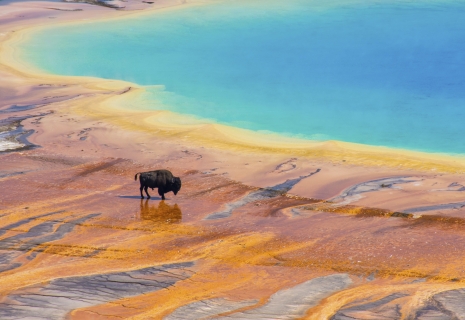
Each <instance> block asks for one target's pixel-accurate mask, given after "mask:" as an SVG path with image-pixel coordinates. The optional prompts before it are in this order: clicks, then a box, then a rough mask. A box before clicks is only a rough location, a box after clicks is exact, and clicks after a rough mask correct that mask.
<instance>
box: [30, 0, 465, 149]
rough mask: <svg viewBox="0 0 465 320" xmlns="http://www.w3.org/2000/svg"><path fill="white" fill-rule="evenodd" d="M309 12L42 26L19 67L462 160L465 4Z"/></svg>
mask: <svg viewBox="0 0 465 320" xmlns="http://www.w3.org/2000/svg"><path fill="white" fill-rule="evenodd" d="M341 2H343V1H341ZM418 2H423V3H418ZM315 3H317V1H305V0H290V1H287V2H285V3H283V4H279V3H278V2H277V1H276V2H273V1H260V0H257V1H254V0H250V1H242V0H236V1H233V0H231V1H229V3H227V2H224V3H221V2H219V3H217V4H213V5H206V6H198V7H190V8H186V9H181V10H173V11H169V12H163V13H160V14H152V15H150V16H144V17H139V18H137V19H126V20H120V21H112V22H105V23H87V24H83V25H79V26H76V25H75V26H69V27H60V28H58V29H49V30H45V31H42V32H40V33H38V34H36V35H35V36H34V37H33V38H32V39H31V40H30V41H28V42H27V43H25V44H23V45H22V47H23V50H22V51H23V55H24V57H23V58H24V59H26V60H28V61H32V62H33V63H34V64H36V65H37V66H39V67H40V68H42V69H44V70H46V71H49V72H52V73H57V74H64V75H85V76H97V77H102V78H111V79H122V80H127V81H132V82H135V83H137V84H140V85H164V86H165V89H164V90H160V89H148V90H149V92H148V94H147V95H146V98H147V100H148V102H149V104H150V101H151V100H152V99H153V100H158V101H162V103H163V108H165V109H169V110H172V111H176V112H180V113H185V114H193V115H196V116H199V117H203V118H208V119H213V120H214V121H217V122H220V123H224V124H230V125H234V126H238V127H243V128H248V129H253V130H268V131H274V132H278V133H283V134H287V135H295V136H300V137H304V138H309V139H317V140H327V139H334V140H342V141H348V142H357V143H363V144H369V145H381V146H389V147H396V148H405V149H411V150H421V151H428V152H444V153H451V154H453V153H460V154H465V139H464V137H465V125H464V120H465V3H463V2H459V1H447V0H443V1H417V2H416V3H414V2H412V3H408V2H406V1H404V2H403V3H402V2H401V1H392V3H389V1H383V3H381V2H380V1H378V2H375V1H373V2H370V1H366V3H364V4H348V3H346V4H344V3H343V4H339V5H332V6H329V5H327V4H325V2H323V1H321V3H320V4H318V5H315ZM154 108H155V104H154ZM157 108H160V106H159V105H158V106H157Z"/></svg>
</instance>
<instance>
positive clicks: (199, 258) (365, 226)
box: [0, 0, 465, 319]
mask: <svg viewBox="0 0 465 320" xmlns="http://www.w3.org/2000/svg"><path fill="white" fill-rule="evenodd" d="M95 4H97V5H95ZM98 4H99V3H96V2H94V3H92V4H89V3H81V2H79V3H74V2H47V1H37V2H28V1H20V2H14V1H5V0H2V1H0V25H1V32H0V97H1V98H0V190H1V195H0V272H1V277H0V292H1V300H0V318H1V319H24V318H32V317H34V318H35V319H65V318H66V319H120V318H131V319H218V318H221V319H462V318H465V308H464V303H463V301H465V289H464V288H465V274H464V268H463V261H464V258H465V256H464V252H465V241H464V240H465V232H464V227H465V220H464V216H465V209H463V207H464V206H465V200H464V195H465V193H464V192H465V174H464V173H465V162H464V161H463V159H462V158H459V157H446V156H438V155H431V154H422V153H414V152H407V151H400V150H394V149H387V148H378V147H368V146H361V145H355V144H347V143H342V142H336V141H329V142H322V143H317V142H309V141H299V140H291V139H287V138H283V137H278V136H270V135H260V134H257V133H252V132H248V131H246V130H239V129H236V128H231V127H226V126H220V125H213V124H208V125H205V124H201V123H195V122H191V123H190V124H189V125H181V124H179V123H180V122H182V121H178V119H179V117H180V115H176V114H173V113H170V112H167V111H158V112H154V111H144V110H142V111H131V110H127V109H124V108H121V107H119V103H118V102H119V101H121V99H132V98H133V97H135V96H137V94H138V92H140V91H141V90H143V88H139V87H137V86H136V85H134V84H132V83H125V82H122V81H111V80H102V79H96V78H81V77H62V76H57V75H49V74H43V73H40V72H38V71H34V70H32V69H30V67H28V66H27V65H26V62H22V61H18V60H17V59H16V57H17V56H16V54H15V45H16V44H17V43H18V42H19V41H21V40H22V39H24V37H27V36H28V32H30V31H31V30H33V29H34V28H40V27H42V26H49V25H54V24H57V25H58V24H60V23H78V22H80V23H85V21H86V19H117V18H121V17H128V16H131V15H134V16H136V15H139V14H148V13H149V12H151V11H154V10H159V11H160V13H159V14H163V10H177V9H178V8H183V7H185V6H189V5H208V3H206V2H194V1H192V2H187V3H186V2H185V1H171V0H160V1H156V2H151V1H131V2H117V1H113V2H110V3H106V4H105V5H104V6H103V5H98ZM115 7H116V9H115ZM159 168H165V169H169V170H170V171H172V172H173V174H174V175H175V176H179V177H180V178H181V179H182V189H181V191H180V192H179V193H178V195H177V196H174V195H173V194H172V193H169V194H167V199H166V201H161V200H160V199H159V198H158V197H152V199H150V200H146V199H144V200H141V199H140V195H139V186H138V183H137V182H135V181H134V174H135V173H137V172H143V171H149V170H154V169H159Z"/></svg>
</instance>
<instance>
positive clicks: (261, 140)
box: [0, 1, 465, 173]
mask: <svg viewBox="0 0 465 320" xmlns="http://www.w3.org/2000/svg"><path fill="white" fill-rule="evenodd" d="M173 2H174V1H173ZM208 3H209V2H208V1H207V2H195V1H194V2H189V3H187V4H186V3H184V4H182V5H179V3H174V4H173V5H172V6H167V7H163V8H155V9H149V10H145V11H141V12H134V11H111V14H109V15H108V16H106V17H97V18H92V19H95V20H99V21H101V20H110V19H125V18H134V17H137V16H139V15H147V14H154V13H155V12H158V13H161V12H162V11H164V10H175V9H178V8H180V7H182V8H184V7H185V5H189V6H190V5H192V6H194V5H208ZM107 13H108V12H107ZM86 22H88V21H82V20H78V19H76V20H71V21H66V22H64V23H65V24H80V23H86ZM62 23H63V22H62ZM62 23H59V24H56V23H50V24H45V25H29V26H25V27H23V28H21V29H20V30H17V31H16V32H14V33H10V34H8V35H7V36H4V37H3V38H0V70H1V69H3V70H7V71H8V72H9V73H11V74H14V75H16V76H18V77H19V78H21V79H22V81H24V82H27V83H31V84H41V83H44V82H46V83H51V84H55V85H66V84H73V85H78V86H80V87H83V88H85V89H86V90H90V91H92V92H95V95H89V96H86V97H80V98H79V99H75V100H73V101H70V102H69V105H68V106H67V107H66V108H67V109H68V110H69V111H71V112H73V113H75V114H79V115H82V116H86V117H90V118H94V119H99V120H104V121H107V122H109V123H112V124H114V125H117V126H119V127H122V128H125V129H128V130H133V131H142V132H145V133H149V134H152V135H154V136H157V137H158V138H166V139H180V140H182V141H186V142H189V143H192V144H196V145H200V146H206V147H211V148H218V149H227V150H232V151H237V152H257V153H279V154H289V155H292V156H298V157H303V158H311V159H320V160H323V161H329V162H337V163H344V164H351V165H362V166H375V167H378V166H381V167H391V168H399V169H404V170H405V169H413V170H418V171H426V172H431V171H434V172H447V173H465V156H455V155H446V154H436V153H426V152H418V151H410V150H404V149H395V148H388V147H378V146H370V145H362V144H356V143H348V142H342V141H323V142H319V141H312V140H303V139H298V138H290V137H285V136H282V135H279V134H275V133H261V132H256V131H252V130H247V129H241V128H236V127H232V126H227V125H223V124H217V123H211V122H208V121H207V120H199V119H196V118H195V117H191V116H188V115H183V114H177V113H174V112H171V111H167V110H159V111H153V110H150V111H149V110H144V109H143V108H141V109H138V110H133V109H131V108H130V107H128V104H129V105H130V104H134V103H137V99H138V98H140V96H141V93H143V92H144V90H145V87H144V86H139V85H137V84H134V83H130V82H126V81H121V80H107V79H99V78H94V77H78V76H61V75H54V74H48V73H45V72H43V71H40V70H38V69H36V68H34V67H33V66H31V65H28V63H27V61H20V60H19V59H18V57H17V52H18V50H19V49H18V47H17V46H18V44H19V43H21V42H23V41H26V40H27V37H28V36H30V35H31V34H32V33H33V32H36V31H37V30H38V29H39V28H50V27H57V25H58V26H59V25H60V24H62Z"/></svg>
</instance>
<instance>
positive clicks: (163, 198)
mask: <svg viewBox="0 0 465 320" xmlns="http://www.w3.org/2000/svg"><path fill="white" fill-rule="evenodd" d="M158 194H159V195H160V197H161V199H162V200H165V193H164V192H163V189H161V188H158Z"/></svg>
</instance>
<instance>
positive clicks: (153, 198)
mask: <svg viewBox="0 0 465 320" xmlns="http://www.w3.org/2000/svg"><path fill="white" fill-rule="evenodd" d="M118 198H122V199H140V196H118ZM150 199H151V200H161V197H151V198H150ZM147 200H148V199H147ZM168 200H169V199H168Z"/></svg>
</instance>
